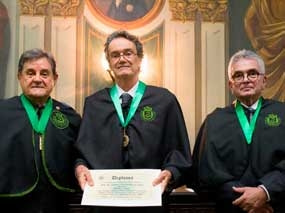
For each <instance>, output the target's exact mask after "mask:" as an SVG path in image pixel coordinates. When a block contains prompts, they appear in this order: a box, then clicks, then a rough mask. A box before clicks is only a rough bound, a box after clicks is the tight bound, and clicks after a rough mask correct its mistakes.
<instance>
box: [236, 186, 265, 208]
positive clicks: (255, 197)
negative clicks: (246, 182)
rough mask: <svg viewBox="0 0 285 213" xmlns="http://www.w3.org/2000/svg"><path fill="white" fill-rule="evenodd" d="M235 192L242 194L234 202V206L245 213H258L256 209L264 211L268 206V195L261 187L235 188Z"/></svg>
mask: <svg viewBox="0 0 285 213" xmlns="http://www.w3.org/2000/svg"><path fill="white" fill-rule="evenodd" d="M233 190H234V191H235V192H238V193H241V194H242V195H241V196H240V197H239V198H237V199H236V200H234V201H233V205H235V206H239V207H240V208H241V209H243V210H244V211H247V212H250V211H252V212H257V211H256V209H262V208H263V207H264V206H265V204H266V200H267V195H266V193H265V191H264V190H263V189H262V188H261V187H233ZM265 212H266V211H265Z"/></svg>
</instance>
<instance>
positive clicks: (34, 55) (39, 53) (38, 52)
mask: <svg viewBox="0 0 285 213" xmlns="http://www.w3.org/2000/svg"><path fill="white" fill-rule="evenodd" d="M40 58H46V59H47V60H48V62H49V64H50V66H51V69H52V72H53V74H54V75H55V74H56V62H55V59H54V57H53V56H52V55H51V54H50V53H49V52H46V51H44V50H42V49H39V48H34V49H31V50H27V51H25V52H23V53H22V55H21V57H20V59H19V63H18V72H19V73H20V72H22V71H23V68H24V65H25V63H26V62H29V61H33V60H37V59H40Z"/></svg>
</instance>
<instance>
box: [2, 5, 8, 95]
mask: <svg viewBox="0 0 285 213" xmlns="http://www.w3.org/2000/svg"><path fill="white" fill-rule="evenodd" d="M9 40H10V30H9V18H8V12H7V9H6V7H5V5H4V4H3V3H1V2H0V99H1V98H4V95H5V81H6V72H7V62H8V56H9V46H10V41H9Z"/></svg>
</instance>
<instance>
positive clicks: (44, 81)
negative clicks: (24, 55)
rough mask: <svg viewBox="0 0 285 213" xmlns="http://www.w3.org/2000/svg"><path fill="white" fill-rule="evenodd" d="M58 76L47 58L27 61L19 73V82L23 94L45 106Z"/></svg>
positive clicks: (35, 102)
mask: <svg viewBox="0 0 285 213" xmlns="http://www.w3.org/2000/svg"><path fill="white" fill-rule="evenodd" d="M57 78H58V75H57V74H56V73H53V72H52V68H51V64H50V63H49V61H48V60H47V58H45V57H43V58H39V59H34V60H29V61H27V62H26V63H25V64H24V66H23V69H22V70H21V71H20V72H18V80H19V83H20V85H21V88H22V90H23V93H24V94H25V95H26V96H27V97H28V98H29V99H30V100H31V101H32V102H33V103H34V104H37V105H43V104H44V103H45V102H46V101H47V99H48V98H49V96H50V94H51V92H52V89H53V87H54V85H55V83H56V81H57Z"/></svg>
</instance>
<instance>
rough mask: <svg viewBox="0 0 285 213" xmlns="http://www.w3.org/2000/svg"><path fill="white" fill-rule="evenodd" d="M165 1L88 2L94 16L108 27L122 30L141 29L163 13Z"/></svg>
mask: <svg viewBox="0 0 285 213" xmlns="http://www.w3.org/2000/svg"><path fill="white" fill-rule="evenodd" d="M164 3H165V0H104V1H102V0H87V5H88V7H89V8H90V10H91V11H92V13H93V15H94V16H95V17H97V18H98V19H99V20H101V21H102V22H103V23H105V24H106V25H109V26H111V27H114V28H120V29H133V28H138V27H141V26H143V25H145V24H147V23H149V22H150V21H151V20H153V19H154V18H155V17H156V16H157V15H158V14H159V12H160V11H161V9H162V7H163V5H164Z"/></svg>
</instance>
